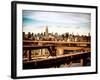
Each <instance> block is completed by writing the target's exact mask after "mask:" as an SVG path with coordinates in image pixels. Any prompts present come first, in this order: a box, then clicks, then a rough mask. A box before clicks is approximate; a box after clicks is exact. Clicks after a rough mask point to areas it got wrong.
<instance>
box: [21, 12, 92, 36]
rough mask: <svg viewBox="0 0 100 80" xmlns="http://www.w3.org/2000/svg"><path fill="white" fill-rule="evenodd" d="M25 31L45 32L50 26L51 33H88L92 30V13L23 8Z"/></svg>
mask: <svg viewBox="0 0 100 80" xmlns="http://www.w3.org/2000/svg"><path fill="white" fill-rule="evenodd" d="M22 18H23V19H22V20H23V32H26V33H27V32H33V33H43V32H44V31H45V27H46V26H48V31H49V33H52V32H53V33H56V32H57V33H58V34H63V33H66V32H69V33H74V34H80V35H87V34H88V33H90V30H91V14H90V13H75V12H50V11H34V10H23V14H22Z"/></svg>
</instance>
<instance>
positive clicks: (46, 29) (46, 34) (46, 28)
mask: <svg viewBox="0 0 100 80" xmlns="http://www.w3.org/2000/svg"><path fill="white" fill-rule="evenodd" d="M45 36H46V38H47V37H48V26H46V27H45Z"/></svg>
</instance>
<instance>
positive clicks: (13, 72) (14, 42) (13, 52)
mask: <svg viewBox="0 0 100 80" xmlns="http://www.w3.org/2000/svg"><path fill="white" fill-rule="evenodd" d="M18 4H24V5H47V6H59V7H73V8H74V7H76V8H89V9H95V10H96V12H95V14H96V15H95V17H96V19H95V21H96V22H95V23H96V25H95V30H96V31H95V32H96V33H95V35H96V36H95V53H96V62H95V71H93V72H80V73H63V74H62V73H61V74H50V75H35V76H34V75H33V74H32V75H30V76H17V37H18V35H17V25H18V24H17V5H18ZM97 24H98V8H97V6H89V5H72V4H57V3H42V2H24V1H12V2H11V78H13V79H20V78H36V77H53V76H68V75H85V74H97V73H98V52H97V51H98V47H97V45H98V43H97V42H98V41H97V35H98V28H97Z"/></svg>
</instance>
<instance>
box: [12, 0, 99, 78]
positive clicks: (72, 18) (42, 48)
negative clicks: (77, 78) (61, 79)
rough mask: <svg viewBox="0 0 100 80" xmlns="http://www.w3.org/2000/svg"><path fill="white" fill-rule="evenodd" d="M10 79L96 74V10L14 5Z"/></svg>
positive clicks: (51, 5) (49, 5)
mask: <svg viewBox="0 0 100 80" xmlns="http://www.w3.org/2000/svg"><path fill="white" fill-rule="evenodd" d="M11 11H12V12H11V13H12V18H11V20H12V24H11V25H12V30H11V31H12V33H11V35H12V41H11V42H12V45H11V46H12V53H11V77H12V78H13V79H18V78H35V77H51V76H70V75H71V76H72V75H84V74H96V73H97V71H98V70H97V6H88V5H69V4H57V3H56V4H55V3H38V2H23V1H21V2H20V1H13V2H12V4H11Z"/></svg>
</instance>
